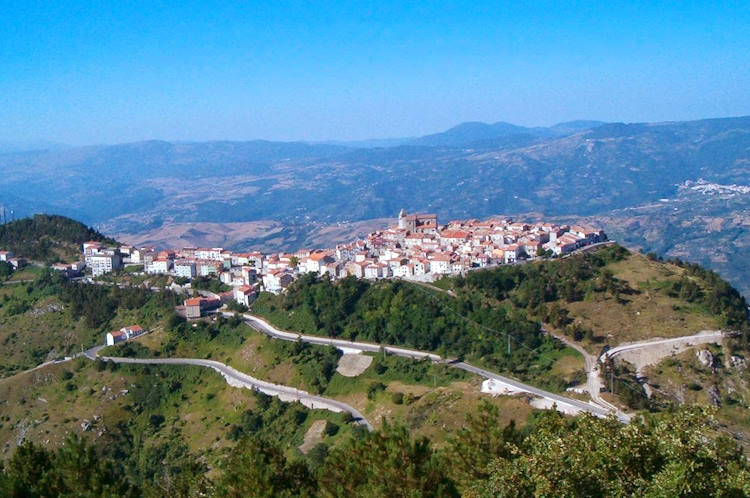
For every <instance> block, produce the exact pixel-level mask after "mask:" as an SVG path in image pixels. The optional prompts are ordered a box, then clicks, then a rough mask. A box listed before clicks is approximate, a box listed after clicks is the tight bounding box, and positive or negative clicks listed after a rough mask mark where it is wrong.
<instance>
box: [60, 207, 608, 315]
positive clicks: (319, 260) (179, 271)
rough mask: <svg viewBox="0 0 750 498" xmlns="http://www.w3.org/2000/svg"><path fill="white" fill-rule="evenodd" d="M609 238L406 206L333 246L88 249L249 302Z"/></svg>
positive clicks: (108, 266) (97, 268)
mask: <svg viewBox="0 0 750 498" xmlns="http://www.w3.org/2000/svg"><path fill="white" fill-rule="evenodd" d="M605 240H606V234H605V233H604V232H603V231H602V230H599V229H596V228H591V227H584V226H576V225H573V226H569V225H557V224H553V223H544V222H537V223H524V222H517V221H513V220H512V219H508V218H490V219H487V220H484V221H480V220H475V219H472V220H455V221H450V222H448V223H446V224H443V225H441V224H440V223H439V222H438V218H437V215H435V214H407V213H406V212H405V211H404V210H401V212H400V213H399V215H398V222H397V223H396V224H395V225H394V226H391V227H389V228H387V229H384V230H379V231H375V232H372V233H370V234H368V235H367V236H366V237H364V238H362V239H359V240H356V241H353V242H350V243H346V244H340V245H337V246H336V247H335V248H329V249H314V250H313V249H310V250H308V249H303V250H298V251H296V252H294V253H274V254H264V253H262V252H233V251H228V250H224V249H223V248H220V247H213V248H197V247H183V248H181V249H163V250H157V248H155V247H133V246H127V245H123V246H120V247H107V246H106V245H104V244H102V243H100V242H86V243H84V244H83V255H84V260H85V264H86V267H88V268H89V269H90V272H91V275H92V276H93V277H98V276H101V275H104V274H106V273H109V272H112V271H116V270H119V269H121V268H123V267H124V266H125V265H143V271H144V272H145V273H146V274H165V275H172V276H174V277H181V278H182V279H187V280H190V279H193V278H195V277H208V276H214V277H216V278H219V279H220V280H221V282H223V283H225V284H227V285H229V286H231V287H232V288H233V289H234V290H233V291H232V297H233V298H234V300H236V301H237V302H238V303H240V304H243V305H246V306H247V305H249V304H250V303H251V302H252V301H253V300H254V299H255V296H256V292H257V291H258V289H259V288H260V287H262V289H263V290H265V291H268V292H272V293H279V292H281V291H283V290H284V289H285V288H286V287H288V286H289V284H291V283H292V282H293V281H294V280H295V279H296V278H297V277H298V276H300V275H303V274H307V273H313V274H318V275H321V276H328V277H329V278H331V279H340V278H345V277H348V276H355V277H357V278H365V279H373V280H374V279H384V278H402V279H409V280H417V281H423V282H430V281H433V280H435V279H437V278H439V277H441V276H443V275H450V274H454V275H455V274H463V273H465V272H467V271H470V270H472V269H476V268H485V267H489V266H494V265H503V264H515V263H520V262H522V261H527V260H533V259H538V258H545V257H556V256H562V255H565V254H568V253H570V252H573V251H575V250H576V249H579V248H582V247H585V246H589V245H591V244H596V243H600V242H603V241H605ZM56 269H58V270H61V271H68V272H73V273H74V272H75V271H77V270H79V269H80V268H79V267H78V266H75V265H70V266H68V267H65V265H58V267H57V268H56ZM70 276H72V275H70ZM196 299H200V298H196ZM188 301H190V300H188ZM191 304H192V306H193V307H195V306H197V305H198V303H197V301H196V303H188V302H186V308H190V307H191ZM201 304H202V305H205V304H206V303H201Z"/></svg>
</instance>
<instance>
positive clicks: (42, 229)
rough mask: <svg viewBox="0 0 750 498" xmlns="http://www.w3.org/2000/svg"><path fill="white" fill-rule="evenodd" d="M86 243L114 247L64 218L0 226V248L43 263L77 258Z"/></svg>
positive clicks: (43, 217)
mask: <svg viewBox="0 0 750 498" xmlns="http://www.w3.org/2000/svg"><path fill="white" fill-rule="evenodd" d="M89 240H94V241H99V242H106V243H108V244H115V243H116V242H115V241H114V240H112V239H109V238H107V237H105V236H104V235H102V234H101V233H99V232H97V231H96V230H94V229H93V228H90V227H87V226H86V225H84V224H83V223H79V222H78V221H75V220H72V219H70V218H66V217H65V216H57V215H47V214H36V215H34V216H33V217H31V218H22V219H20V220H15V221H11V222H9V223H6V224H4V225H0V248H2V249H5V250H10V251H12V252H13V253H15V254H16V255H18V256H23V257H25V258H28V259H32V260H35V261H42V262H46V263H54V262H56V261H60V260H63V261H64V260H68V261H70V260H73V259H76V258H80V253H81V244H83V243H84V242H87V241H89Z"/></svg>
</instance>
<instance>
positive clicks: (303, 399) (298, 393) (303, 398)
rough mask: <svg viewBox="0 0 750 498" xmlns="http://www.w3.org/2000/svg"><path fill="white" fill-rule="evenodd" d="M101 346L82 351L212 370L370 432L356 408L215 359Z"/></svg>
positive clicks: (90, 355) (233, 381)
mask: <svg viewBox="0 0 750 498" xmlns="http://www.w3.org/2000/svg"><path fill="white" fill-rule="evenodd" d="M103 347H104V346H96V347H94V348H91V349H89V350H88V351H86V352H85V355H86V357H88V358H89V359H92V360H93V359H96V358H97V357H98V358H99V359H101V360H104V361H114V362H115V363H133V364H146V365H195V366H199V367H207V368H212V369H213V370H215V371H217V372H219V373H220V374H221V375H222V376H223V377H224V378H225V379H226V381H227V383H229V385H231V386H234V387H245V388H248V389H253V390H255V391H260V392H263V393H265V394H268V395H270V396H278V397H279V399H281V400H282V401H288V402H291V401H299V402H300V403H302V404H303V405H305V406H307V407H308V408H311V409H323V410H329V411H333V412H348V413H350V414H351V415H352V417H353V419H354V421H355V422H356V423H358V424H361V425H364V426H365V427H367V430H369V431H371V430H372V425H370V422H368V421H367V419H366V418H365V417H364V415H362V414H361V413H360V412H359V411H358V410H357V409H356V408H354V407H352V406H350V405H347V404H346V403H343V402H341V401H337V400H335V399H330V398H324V397H322V396H316V395H314V394H310V393H308V392H306V391H302V390H299V389H295V388H294V387H289V386H283V385H280V384H273V383H271V382H266V381H264V380H260V379H256V378H255V377H251V376H249V375H247V374H245V373H242V372H240V371H239V370H236V369H234V368H232V367H230V366H228V365H225V364H224V363H221V362H218V361H214V360H201V359H197V358H121V357H112V356H98V354H99V351H100V350H101V349H102V348H103Z"/></svg>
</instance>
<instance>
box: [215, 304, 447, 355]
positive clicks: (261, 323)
mask: <svg viewBox="0 0 750 498" xmlns="http://www.w3.org/2000/svg"><path fill="white" fill-rule="evenodd" d="M223 315H224V316H225V317H228V318H229V317H232V316H234V313H230V312H224V313H223ZM242 318H243V319H244V320H245V323H247V324H248V325H250V327H252V328H254V329H255V330H257V331H258V332H261V333H263V334H266V335H267V336H270V337H273V338H275V339H282V340H285V341H292V342H297V341H302V342H307V343H309V344H317V345H319V346H334V347H336V348H339V349H343V350H344V351H346V350H347V349H349V350H355V351H363V352H368V353H380V352H382V351H383V350H385V352H386V353H388V354H392V355H395V356H402V357H404V358H412V359H415V360H423V359H425V358H427V359H428V360H431V361H440V360H441V359H442V358H440V356H439V355H436V354H434V353H428V352H425V351H419V350H416V349H408V348H400V347H396V346H381V345H380V344H375V343H371V342H355V341H347V340H344V339H333V338H331V337H322V336H317V335H305V334H297V333H294V332H286V331H284V330H279V329H277V328H276V327H274V326H273V325H271V324H270V323H268V322H267V321H265V320H263V319H262V318H258V317H257V316H253V315H249V314H244V315H242Z"/></svg>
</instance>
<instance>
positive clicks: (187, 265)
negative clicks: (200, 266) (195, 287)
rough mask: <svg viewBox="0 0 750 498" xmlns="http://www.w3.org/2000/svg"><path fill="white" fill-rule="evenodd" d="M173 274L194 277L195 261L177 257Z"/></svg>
mask: <svg viewBox="0 0 750 498" xmlns="http://www.w3.org/2000/svg"><path fill="white" fill-rule="evenodd" d="M174 274H175V275H177V276H178V277H183V278H193V277H195V261H188V260H186V259H181V260H180V259H178V260H177V261H175V263H174Z"/></svg>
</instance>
